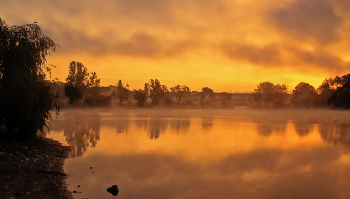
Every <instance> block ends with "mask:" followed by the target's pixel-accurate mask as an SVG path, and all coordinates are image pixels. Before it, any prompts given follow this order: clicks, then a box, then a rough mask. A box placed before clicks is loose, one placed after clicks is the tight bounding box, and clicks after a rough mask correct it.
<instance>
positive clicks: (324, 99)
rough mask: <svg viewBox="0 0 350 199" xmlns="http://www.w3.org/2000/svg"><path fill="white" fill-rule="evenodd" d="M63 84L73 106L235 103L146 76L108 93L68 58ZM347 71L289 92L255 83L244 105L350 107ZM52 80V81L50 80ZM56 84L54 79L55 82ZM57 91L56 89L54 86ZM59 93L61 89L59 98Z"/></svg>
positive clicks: (228, 96) (217, 105) (224, 96)
mask: <svg viewBox="0 0 350 199" xmlns="http://www.w3.org/2000/svg"><path fill="white" fill-rule="evenodd" d="M68 68H69V72H68V76H67V78H66V83H61V90H63V89H62V87H64V96H65V97H66V98H67V99H68V102H69V104H70V105H73V106H110V105H111V104H112V103H113V102H115V103H117V104H118V105H119V106H123V105H125V104H129V105H130V104H132V105H136V106H138V107H145V106H159V105H161V106H177V107H179V106H188V107H193V106H198V107H204V108H205V107H212V108H229V107H233V106H235V105H239V104H237V99H236V101H235V102H236V103H234V100H233V99H232V96H233V95H232V94H230V93H215V92H214V91H213V89H211V88H209V87H203V88H202V90H201V92H193V91H191V90H190V88H189V87H188V86H186V85H180V84H177V85H175V86H173V87H171V88H170V89H168V88H167V86H166V85H162V84H161V82H160V81H159V80H158V79H150V80H149V82H147V83H145V84H144V88H143V89H138V90H137V89H134V90H133V91H131V90H130V89H129V84H128V83H123V82H122V80H119V81H118V82H117V83H116V85H115V86H109V87H108V88H107V90H109V91H110V92H101V90H103V89H104V90H106V89H105V88H102V87H100V79H99V78H98V77H97V74H96V72H92V73H88V69H87V68H86V67H85V66H84V64H82V63H80V62H76V61H72V62H71V63H70V64H69V67H68ZM349 77H350V74H347V75H344V76H335V77H331V78H328V79H325V80H324V81H323V82H322V84H321V85H320V86H319V87H318V88H315V87H313V86H312V85H310V84H309V83H306V82H300V83H299V84H298V85H297V86H296V87H295V88H294V89H293V91H292V92H291V93H290V92H289V88H288V86H287V85H286V84H282V85H280V84H277V85H275V84H273V83H271V82H269V81H266V82H262V83H259V84H258V85H257V87H256V88H255V89H254V92H253V93H252V94H251V95H252V99H253V100H250V101H249V100H246V101H245V103H243V104H241V105H245V106H248V107H252V108H286V107H300V108H318V107H339V108H345V109H349V108H350V104H349V103H350V101H349V99H350V93H349V86H350V83H349ZM54 83H55V82H54ZM56 83H57V82H56ZM56 90H57V89H56ZM62 96H63V93H62V92H61V97H62Z"/></svg>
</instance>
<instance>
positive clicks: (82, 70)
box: [64, 61, 101, 104]
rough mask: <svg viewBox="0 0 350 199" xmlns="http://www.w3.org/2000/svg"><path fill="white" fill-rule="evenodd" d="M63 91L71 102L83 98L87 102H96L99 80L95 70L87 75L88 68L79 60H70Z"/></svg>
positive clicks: (98, 95)
mask: <svg viewBox="0 0 350 199" xmlns="http://www.w3.org/2000/svg"><path fill="white" fill-rule="evenodd" d="M68 68H69V71H68V76H67V78H66V81H67V83H66V85H65V87H64V93H65V95H66V97H67V98H68V99H69V103H70V104H73V103H74V102H76V101H78V100H79V99H84V101H86V102H87V103H88V104H90V103H91V102H93V103H91V104H96V103H97V101H98V98H99V97H100V92H99V87H100V83H101V80H100V78H98V77H97V74H96V72H92V73H91V76H89V73H88V69H87V68H86V67H85V66H84V64H82V63H81V62H76V61H71V62H70V64H69V66H68Z"/></svg>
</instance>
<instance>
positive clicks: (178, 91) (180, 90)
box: [170, 84, 190, 104]
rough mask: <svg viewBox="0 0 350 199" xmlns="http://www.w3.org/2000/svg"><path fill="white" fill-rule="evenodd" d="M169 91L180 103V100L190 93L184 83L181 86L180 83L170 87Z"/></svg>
mask: <svg viewBox="0 0 350 199" xmlns="http://www.w3.org/2000/svg"><path fill="white" fill-rule="evenodd" d="M170 90H171V93H172V94H173V95H174V97H175V101H176V102H177V103H178V104H180V102H181V101H183V100H184V98H185V97H186V96H188V95H190V88H188V87H187V86H186V85H183V86H181V85H180V84H178V85H176V86H174V87H171V88H170Z"/></svg>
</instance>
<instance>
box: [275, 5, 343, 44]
mask: <svg viewBox="0 0 350 199" xmlns="http://www.w3.org/2000/svg"><path fill="white" fill-rule="evenodd" d="M269 20H270V21H271V22H272V24H273V25H275V26H276V27H277V28H278V29H279V30H280V31H282V32H283V33H285V34H288V35H291V36H293V37H296V38H300V37H301V38H303V39H310V38H312V39H315V40H316V41H317V42H319V43H322V44H327V43H330V42H331V41H333V40H334V39H335V38H336V37H337V31H338V29H339V28H340V27H341V25H342V23H343V20H342V18H341V17H339V16H337V15H336V13H335V10H334V9H333V7H332V5H331V4H330V3H329V1H327V0H307V1H305V0H297V1H294V2H293V3H291V4H289V5H287V6H286V7H282V8H278V9H276V10H274V11H273V12H272V13H270V14H269Z"/></svg>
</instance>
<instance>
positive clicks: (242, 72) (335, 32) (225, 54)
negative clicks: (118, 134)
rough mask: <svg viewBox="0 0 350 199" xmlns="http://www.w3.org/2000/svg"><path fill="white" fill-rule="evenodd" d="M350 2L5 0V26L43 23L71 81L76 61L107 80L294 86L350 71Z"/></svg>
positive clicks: (52, 59) (225, 87)
mask: <svg viewBox="0 0 350 199" xmlns="http://www.w3.org/2000/svg"><path fill="white" fill-rule="evenodd" d="M349 10H350V1H349V0H284V1H280V0H264V1H253V0H176V1H171V0H147V1H144V0H100V1H92V0H75V1H69V0H59V1H47V0H31V1H26V0H2V1H0V18H1V19H2V20H4V21H5V22H6V23H7V24H8V25H22V24H29V23H33V22H38V25H39V26H40V27H41V29H42V31H43V32H44V34H45V35H46V36H48V37H50V38H51V39H52V40H53V41H54V42H55V43H56V44H59V46H60V47H59V48H57V49H56V52H53V53H52V54H51V55H50V56H49V57H48V59H47V61H48V64H52V65H55V66H57V67H56V68H54V69H53V70H52V77H53V78H54V77H57V78H58V79H59V80H60V81H63V82H65V79H66V77H67V75H68V66H69V63H70V62H71V61H79V62H81V63H83V64H84V65H85V66H86V67H87V68H88V71H89V72H93V71H94V72H96V73H97V76H98V77H99V78H100V79H101V85H102V86H109V85H116V83H117V82H118V80H119V79H120V80H122V81H123V82H124V83H126V82H128V84H129V85H130V89H141V88H143V86H144V83H147V82H148V81H149V80H150V79H158V80H160V82H161V84H164V85H166V86H167V87H168V88H170V87H173V86H175V85H177V84H180V85H187V86H188V87H189V88H190V89H191V90H192V91H200V90H201V88H203V87H210V88H212V89H213V90H214V91H215V92H253V91H254V88H256V86H257V85H258V84H259V83H261V82H265V81H270V82H272V83H274V84H286V85H287V86H289V87H290V90H293V88H294V87H295V86H296V85H297V84H298V83H299V82H307V83H310V84H311V85H313V86H314V87H316V88H317V87H318V86H319V85H320V84H321V83H322V81H323V80H324V79H325V78H330V77H333V76H336V75H345V74H348V73H349V69H350V54H349V53H350V37H349V34H350V12H348V11H349Z"/></svg>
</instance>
